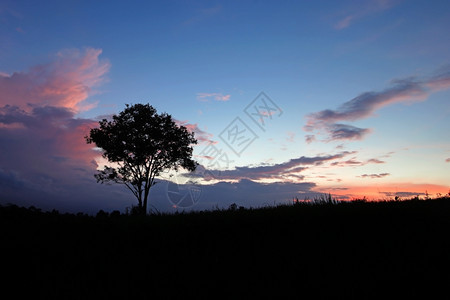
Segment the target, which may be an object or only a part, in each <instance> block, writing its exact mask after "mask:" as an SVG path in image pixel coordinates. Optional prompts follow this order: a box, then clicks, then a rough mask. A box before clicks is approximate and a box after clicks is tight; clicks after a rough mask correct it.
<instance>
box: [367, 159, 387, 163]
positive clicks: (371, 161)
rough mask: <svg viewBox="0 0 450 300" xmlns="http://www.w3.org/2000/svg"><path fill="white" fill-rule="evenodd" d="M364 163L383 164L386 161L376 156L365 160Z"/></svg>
mask: <svg viewBox="0 0 450 300" xmlns="http://www.w3.org/2000/svg"><path fill="white" fill-rule="evenodd" d="M366 163H368V164H384V163H386V162H385V161H383V160H379V159H378V158H371V159H369V160H367V162H366Z"/></svg>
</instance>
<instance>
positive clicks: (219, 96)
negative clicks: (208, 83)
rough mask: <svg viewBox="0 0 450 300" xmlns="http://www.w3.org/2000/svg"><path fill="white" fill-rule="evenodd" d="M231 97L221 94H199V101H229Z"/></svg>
mask: <svg viewBox="0 0 450 300" xmlns="http://www.w3.org/2000/svg"><path fill="white" fill-rule="evenodd" d="M230 98H231V95H229V94H228V95H223V94H221V93H197V100H199V101H204V102H207V101H209V100H215V101H228V100H230Z"/></svg>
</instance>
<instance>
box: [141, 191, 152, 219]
mask: <svg viewBox="0 0 450 300" xmlns="http://www.w3.org/2000/svg"><path fill="white" fill-rule="evenodd" d="M149 192H150V187H145V191H144V205H143V207H142V213H143V214H144V215H146V214H147V203H148V194H149Z"/></svg>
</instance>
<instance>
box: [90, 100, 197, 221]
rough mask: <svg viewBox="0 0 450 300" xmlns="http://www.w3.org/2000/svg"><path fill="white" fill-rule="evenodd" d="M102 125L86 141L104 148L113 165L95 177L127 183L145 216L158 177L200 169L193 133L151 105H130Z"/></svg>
mask: <svg viewBox="0 0 450 300" xmlns="http://www.w3.org/2000/svg"><path fill="white" fill-rule="evenodd" d="M99 124H100V127H99V128H94V129H91V130H90V134H89V135H88V136H86V137H85V138H86V142H87V143H89V144H90V143H95V144H96V145H97V147H99V148H101V149H103V157H104V158H106V159H108V161H109V162H111V163H113V164H112V166H104V169H103V170H101V171H99V173H97V174H96V175H95V177H96V179H97V182H101V183H105V182H115V183H121V184H124V185H125V186H126V187H127V188H128V189H129V190H130V191H131V192H132V193H133V195H134V196H135V197H136V198H137V200H138V209H139V210H140V211H141V213H143V214H146V213H147V201H148V195H149V192H150V188H151V187H152V186H153V185H154V184H155V177H156V176H158V175H159V174H160V173H161V172H162V171H164V170H168V169H175V170H178V168H179V167H182V168H184V169H187V170H189V171H194V170H195V168H196V166H197V163H196V162H195V161H194V160H192V151H193V149H192V145H193V144H196V143H197V140H196V139H195V138H194V133H190V132H189V131H188V130H187V129H186V127H184V126H178V125H177V124H176V123H175V122H174V120H173V119H172V117H171V116H170V115H169V114H167V113H162V114H158V113H157V112H156V109H155V108H153V107H152V106H151V105H149V104H145V105H144V104H135V105H131V106H130V105H128V104H127V105H126V108H125V109H124V110H123V111H122V112H120V113H119V115H114V116H113V117H112V121H108V120H106V119H103V120H102V121H100V122H99Z"/></svg>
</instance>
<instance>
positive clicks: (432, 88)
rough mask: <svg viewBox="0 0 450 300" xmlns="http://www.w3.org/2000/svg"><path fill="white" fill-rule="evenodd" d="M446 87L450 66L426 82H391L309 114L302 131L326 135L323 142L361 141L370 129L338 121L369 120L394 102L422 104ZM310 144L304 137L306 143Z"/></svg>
mask: <svg viewBox="0 0 450 300" xmlns="http://www.w3.org/2000/svg"><path fill="white" fill-rule="evenodd" d="M448 88H450V66H446V67H445V68H442V69H441V70H440V71H439V73H438V74H437V75H436V76H434V77H432V78H429V79H423V80H418V79H415V78H412V77H411V78H406V79H401V80H393V81H392V86H391V87H389V88H386V89H385V90H383V91H381V92H365V93H362V94H361V95H359V96H357V97H355V98H353V99H351V100H349V101H347V102H345V103H343V104H342V105H341V106H340V107H338V108H337V109H335V110H332V109H325V110H321V111H319V112H316V113H312V114H309V115H308V116H307V123H306V125H305V126H304V130H305V131H307V132H315V131H317V132H325V134H326V135H327V137H326V138H325V139H324V140H323V141H325V142H329V141H339V140H361V139H363V138H364V137H365V136H366V135H367V134H369V133H370V132H371V129H369V128H358V127H356V126H353V125H347V124H342V123H340V122H342V121H357V120H361V119H365V118H368V117H372V116H373V115H374V113H375V111H377V110H378V109H380V108H382V107H385V106H388V105H392V104H395V103H411V102H417V101H423V100H426V99H427V97H428V96H429V95H430V94H432V93H434V92H436V91H439V90H442V89H448ZM308 136H311V135H308ZM308 136H307V137H308ZM311 141H312V140H311V139H308V138H307V142H311Z"/></svg>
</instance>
